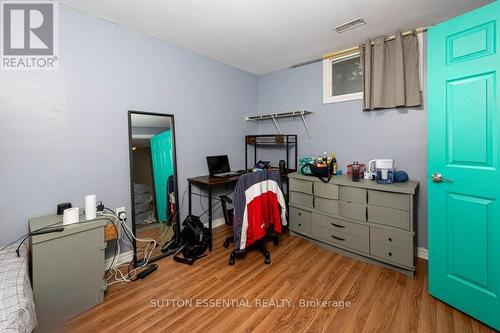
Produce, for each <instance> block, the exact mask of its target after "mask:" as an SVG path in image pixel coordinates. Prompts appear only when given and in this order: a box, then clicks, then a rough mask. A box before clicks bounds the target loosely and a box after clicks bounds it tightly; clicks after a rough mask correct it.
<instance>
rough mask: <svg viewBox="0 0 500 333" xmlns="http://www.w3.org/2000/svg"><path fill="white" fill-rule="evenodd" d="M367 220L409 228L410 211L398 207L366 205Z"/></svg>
mask: <svg viewBox="0 0 500 333" xmlns="http://www.w3.org/2000/svg"><path fill="white" fill-rule="evenodd" d="M368 222H372V223H378V224H385V225H388V226H391V227H396V228H399V229H404V230H409V229H410V213H409V212H407V211H404V210H400V209H394V208H387V207H379V206H368Z"/></svg>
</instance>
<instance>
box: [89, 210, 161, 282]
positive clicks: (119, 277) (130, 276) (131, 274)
mask: <svg viewBox="0 0 500 333" xmlns="http://www.w3.org/2000/svg"><path fill="white" fill-rule="evenodd" d="M108 210H110V209H109V208H108ZM113 213H114V212H113ZM99 215H100V216H105V217H107V218H108V219H109V218H112V219H113V220H114V221H111V222H112V223H113V225H114V226H115V228H116V229H117V227H116V225H115V222H116V223H117V224H119V225H120V226H121V228H122V229H123V231H124V233H125V235H126V237H127V238H128V239H129V240H130V241H131V243H132V238H133V239H135V240H136V241H138V242H147V243H148V244H147V245H146V248H145V249H144V263H143V264H142V265H141V266H140V267H137V268H135V269H131V265H132V263H133V261H131V262H130V263H128V267H127V273H126V274H124V273H123V272H122V271H121V270H120V269H119V268H120V267H121V266H123V265H124V264H120V265H118V264H117V261H116V258H117V257H118V256H119V254H120V252H121V246H120V241H123V240H122V239H118V240H117V242H116V247H115V256H114V257H113V261H112V263H111V265H110V266H109V267H108V270H107V271H106V275H105V278H106V281H109V280H110V279H112V278H114V281H112V282H109V283H108V285H112V284H115V283H128V282H132V281H135V279H136V276H137V271H138V270H139V269H141V268H145V267H146V266H148V264H149V261H150V260H151V256H152V254H153V250H154V249H155V247H156V241H155V240H154V239H150V238H147V239H143V238H137V237H136V236H135V235H134V234H133V232H132V230H131V229H130V228H129V227H128V226H127V224H126V218H125V219H120V218H118V217H117V216H116V215H115V214H107V213H100V214H99ZM117 234H118V231H117ZM129 235H130V236H131V237H132V238H130V236H129ZM150 247H151V248H150ZM134 254H136V253H135V252H134ZM110 273H111V274H110Z"/></svg>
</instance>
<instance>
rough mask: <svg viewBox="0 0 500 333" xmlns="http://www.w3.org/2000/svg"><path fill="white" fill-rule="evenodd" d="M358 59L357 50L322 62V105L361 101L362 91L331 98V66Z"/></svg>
mask: <svg viewBox="0 0 500 333" xmlns="http://www.w3.org/2000/svg"><path fill="white" fill-rule="evenodd" d="M356 57H360V53H359V50H356V51H352V52H349V53H345V54H342V55H339V56H336V57H331V58H326V59H324V60H323V104H329V103H338V102H346V101H354V100H360V99H363V91H360V92H356V93H351V94H344V95H337V96H333V89H332V88H333V87H332V85H333V82H332V81H333V77H332V64H333V63H334V62H340V61H343V60H348V59H352V58H356Z"/></svg>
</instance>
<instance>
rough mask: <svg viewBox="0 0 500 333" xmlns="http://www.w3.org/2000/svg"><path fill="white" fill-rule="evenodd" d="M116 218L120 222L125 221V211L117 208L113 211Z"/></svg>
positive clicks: (123, 208)
mask: <svg viewBox="0 0 500 333" xmlns="http://www.w3.org/2000/svg"><path fill="white" fill-rule="evenodd" d="M115 212H116V216H117V217H118V218H119V219H120V220H122V221H125V220H126V219H127V212H126V211H125V207H118V208H116V209H115Z"/></svg>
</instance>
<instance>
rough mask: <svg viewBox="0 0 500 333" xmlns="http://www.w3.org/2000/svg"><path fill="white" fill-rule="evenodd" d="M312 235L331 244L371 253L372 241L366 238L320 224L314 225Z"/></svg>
mask: <svg viewBox="0 0 500 333" xmlns="http://www.w3.org/2000/svg"><path fill="white" fill-rule="evenodd" d="M312 235H313V237H316V238H318V239H319V240H321V241H323V242H325V243H328V244H331V245H341V246H344V247H347V248H350V249H354V250H358V251H361V252H365V253H369V250H370V241H369V240H368V239H366V238H361V237H357V236H353V235H349V234H346V233H343V232H339V231H332V230H330V229H328V228H325V227H321V226H318V225H314V224H313V225H312Z"/></svg>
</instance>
